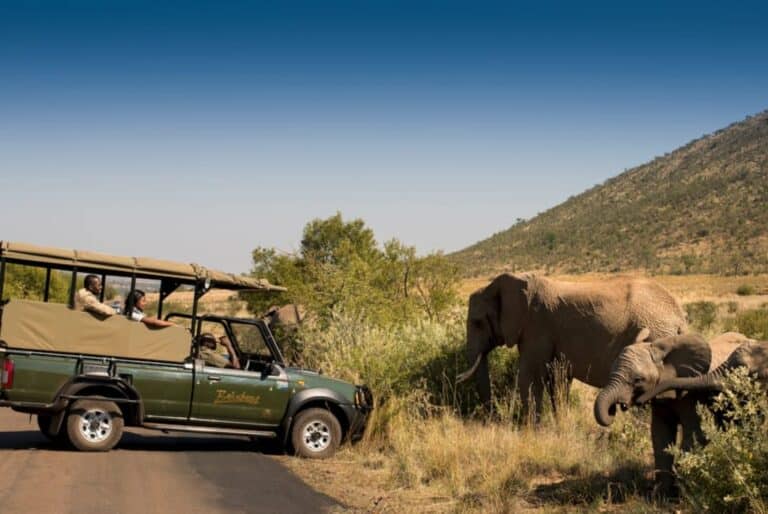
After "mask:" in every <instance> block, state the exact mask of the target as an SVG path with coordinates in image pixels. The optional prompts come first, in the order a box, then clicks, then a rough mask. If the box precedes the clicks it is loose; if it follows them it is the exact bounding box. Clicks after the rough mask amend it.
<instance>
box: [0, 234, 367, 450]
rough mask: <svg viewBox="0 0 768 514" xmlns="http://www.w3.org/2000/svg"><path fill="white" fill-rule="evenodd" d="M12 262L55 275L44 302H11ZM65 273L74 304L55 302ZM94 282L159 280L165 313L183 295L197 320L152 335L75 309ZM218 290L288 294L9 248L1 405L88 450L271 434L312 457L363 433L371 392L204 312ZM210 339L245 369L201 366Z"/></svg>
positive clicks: (4, 253)
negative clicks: (203, 339)
mask: <svg viewBox="0 0 768 514" xmlns="http://www.w3.org/2000/svg"><path fill="white" fill-rule="evenodd" d="M11 265H13V266H18V265H26V266H35V267H41V268H43V269H44V270H45V283H44V284H41V291H42V295H40V296H41V300H42V301H36V300H29V299H20V298H10V299H5V297H4V296H3V289H4V287H5V286H6V283H5V282H6V278H7V275H8V272H7V271H8V269H7V268H8V266H11ZM54 272H55V273H58V274H59V275H57V277H59V278H60V277H61V274H62V272H63V273H64V274H66V273H69V274H70V275H71V277H70V281H71V282H70V285H69V292H68V297H69V305H67V304H65V303H54V302H52V301H49V296H50V295H49V290H50V287H51V278H52V273H54ZM85 274H96V275H99V276H101V277H102V282H105V279H106V277H107V276H108V275H109V277H117V280H122V281H123V282H124V283H126V284H127V283H128V281H130V290H131V291H132V290H134V289H136V281H137V280H140V281H145V280H147V279H150V280H154V281H156V282H159V284H160V287H159V300H158V307H157V311H158V317H162V312H163V301H164V300H165V299H166V298H167V297H168V295H170V294H171V293H172V292H173V291H176V290H177V289H179V288H182V287H184V288H186V289H188V290H190V291H193V301H192V306H191V313H178V312H176V313H169V314H168V315H167V316H165V319H167V320H170V321H175V322H178V323H179V325H178V326H171V327H166V328H159V329H157V328H155V329H152V328H149V327H147V326H145V324H144V323H139V322H135V321H131V320H129V319H128V318H127V317H126V316H125V315H118V314H116V315H113V316H110V317H107V318H106V319H99V318H97V317H96V316H94V315H93V314H91V313H89V312H84V311H75V310H73V309H72V308H71V306H72V305H74V304H73V298H74V294H75V290H76V287H77V286H78V284H79V283H81V282H82V280H78V277H84V276H85ZM41 276H42V273H41ZM41 281H42V280H41ZM6 289H7V288H6ZM211 289H224V290H230V291H263V292H267V291H275V290H283V288H280V287H278V286H274V285H272V284H270V283H268V282H267V281H265V280H257V279H253V278H250V277H243V276H236V275H232V274H227V273H222V272H217V271H213V270H208V269H205V268H203V267H200V266H197V265H191V264H180V263H175V262H168V261H160V260H155V259H148V258H128V257H117V256H109V255H104V254H98V253H93V252H82V251H74V250H62V249H57V248H47V247H40V246H34V245H30V244H24V243H9V242H1V243H0V298H4V299H3V300H2V313H1V314H0V371H1V375H0V406H4V407H10V408H12V409H13V410H16V411H19V412H24V413H29V414H35V415H37V422H38V425H39V428H40V431H41V432H42V433H43V434H44V435H45V436H46V437H48V438H49V439H51V440H53V441H57V442H62V443H68V444H71V445H72V446H74V447H75V448H77V449H79V450H83V451H107V450H109V449H111V448H113V447H114V446H115V445H116V444H117V443H118V442H119V440H120V438H121V435H122V431H123V427H125V426H135V427H143V428H148V429H157V430H162V431H182V432H197V433H208V434H227V435H239V436H249V437H252V438H269V439H273V440H276V441H279V443H280V444H282V445H284V446H285V447H288V448H289V449H291V450H292V451H294V452H295V453H296V454H298V455H301V456H304V457H310V458H325V457H329V456H331V455H333V454H334V452H335V451H336V449H337V448H338V447H339V445H340V444H341V443H342V442H343V441H344V440H348V439H354V438H357V437H359V436H360V435H361V433H362V431H363V429H364V426H365V423H366V419H367V416H368V413H369V412H370V410H371V408H372V403H373V398H372V395H371V392H370V390H369V389H368V388H367V387H365V386H356V385H353V384H350V383H347V382H343V381H340V380H335V379H332V378H328V377H325V376H322V375H320V374H318V373H315V372H311V371H308V370H303V369H298V368H293V367H290V366H288V365H287V364H286V362H285V360H284V358H283V356H282V354H281V352H280V349H279V347H278V345H277V344H276V342H275V339H274V337H273V335H272V333H271V331H270V329H269V326H268V325H267V324H265V323H264V322H263V321H261V320H258V319H243V318H236V317H227V316H216V315H213V314H200V313H198V309H199V307H200V299H201V298H202V297H203V296H204V295H205V294H206V293H208V292H209V291H210V290H211ZM102 296H103V293H102ZM102 300H103V298H102ZM203 331H211V332H213V331H218V333H220V334H226V336H227V337H229V339H230V341H231V342H232V345H233V348H234V350H235V352H236V354H237V357H238V359H239V361H240V362H241V363H243V366H242V369H231V368H218V367H212V366H209V365H207V364H206V363H205V361H203V360H202V359H200V358H198V357H199V351H200V349H199V347H198V346H199V345H198V340H199V336H200V334H201V332H203Z"/></svg>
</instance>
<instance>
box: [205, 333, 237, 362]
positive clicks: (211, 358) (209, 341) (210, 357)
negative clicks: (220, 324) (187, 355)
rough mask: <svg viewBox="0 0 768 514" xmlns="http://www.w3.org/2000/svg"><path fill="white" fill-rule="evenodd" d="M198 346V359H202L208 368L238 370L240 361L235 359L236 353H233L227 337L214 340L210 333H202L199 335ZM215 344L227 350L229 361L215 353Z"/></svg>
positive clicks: (233, 350)
mask: <svg viewBox="0 0 768 514" xmlns="http://www.w3.org/2000/svg"><path fill="white" fill-rule="evenodd" d="M199 344H200V352H199V353H198V358H200V359H203V360H204V361H205V363H206V364H207V365H208V366H215V367H217V368H234V369H240V361H239V360H238V358H237V353H235V349H234V347H233V346H232V342H231V341H230V340H229V338H228V337H227V336H221V337H220V338H218V339H216V336H214V335H213V334H211V333H210V332H203V333H202V334H200V339H199ZM217 344H221V345H222V346H224V348H226V349H227V353H229V359H227V358H226V357H224V356H223V355H222V354H221V353H219V352H218V351H216V345H217Z"/></svg>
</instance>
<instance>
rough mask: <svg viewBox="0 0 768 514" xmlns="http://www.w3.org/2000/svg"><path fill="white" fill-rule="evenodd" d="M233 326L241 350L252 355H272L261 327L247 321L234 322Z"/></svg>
mask: <svg viewBox="0 0 768 514" xmlns="http://www.w3.org/2000/svg"><path fill="white" fill-rule="evenodd" d="M231 327H232V331H233V332H234V334H235V337H236V338H237V344H238V345H239V346H240V351H242V352H243V353H246V354H250V355H255V354H256V355H270V352H269V347H268V346H267V342H266V341H265V340H264V336H263V335H262V334H261V330H259V327H257V326H256V325H250V324H245V323H232V325H231Z"/></svg>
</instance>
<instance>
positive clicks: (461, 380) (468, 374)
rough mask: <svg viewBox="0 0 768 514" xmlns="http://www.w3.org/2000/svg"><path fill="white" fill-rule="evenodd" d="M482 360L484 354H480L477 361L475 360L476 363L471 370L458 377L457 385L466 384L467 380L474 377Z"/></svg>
mask: <svg viewBox="0 0 768 514" xmlns="http://www.w3.org/2000/svg"><path fill="white" fill-rule="evenodd" d="M482 358H483V354H482V353H480V354H479V355H478V356H477V359H476V360H475V363H474V364H473V365H472V367H471V368H469V369H468V370H467V371H465V372H464V373H461V374H460V375H456V383H457V384H460V383H462V382H464V381H465V380H467V379H468V378H469V377H471V376H472V375H474V374H475V371H477V368H478V366H480V361H481V360H482Z"/></svg>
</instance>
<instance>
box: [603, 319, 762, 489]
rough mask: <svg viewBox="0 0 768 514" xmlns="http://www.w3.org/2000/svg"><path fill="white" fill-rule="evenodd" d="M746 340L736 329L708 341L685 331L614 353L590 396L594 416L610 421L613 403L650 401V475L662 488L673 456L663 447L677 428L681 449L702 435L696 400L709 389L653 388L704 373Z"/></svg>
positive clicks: (704, 397)
mask: <svg viewBox="0 0 768 514" xmlns="http://www.w3.org/2000/svg"><path fill="white" fill-rule="evenodd" d="M745 341H749V340H748V339H747V338H746V337H745V336H743V335H741V334H738V333H735V332H729V333H726V334H722V335H720V336H718V337H716V338H714V339H712V340H711V341H710V342H709V343H707V341H706V340H704V339H703V338H702V337H701V336H699V335H696V334H684V335H680V336H672V337H666V338H662V339H659V340H656V341H653V342H651V343H637V344H633V345H630V346H628V347H626V348H624V350H622V351H621V353H620V354H619V356H618V357H617V358H616V361H615V362H614V364H613V369H612V371H611V376H610V378H609V380H608V384H607V385H606V386H605V387H604V388H603V389H602V390H601V391H600V393H599V394H598V396H597V399H596V400H595V419H596V420H597V422H598V423H600V424H601V425H603V426H609V425H610V424H611V423H613V419H614V416H615V413H616V406H617V405H622V406H623V407H626V406H629V405H639V404H642V403H644V402H646V401H647V400H652V401H651V440H652V442H653V455H654V462H655V476H656V480H657V481H658V482H659V483H660V485H661V486H662V490H663V491H669V490H670V488H671V486H672V483H673V477H672V464H673V461H672V456H671V455H669V454H668V453H666V452H665V451H664V450H665V449H666V448H667V447H668V446H669V445H670V444H674V443H675V441H676V437H677V432H678V429H679V428H682V448H683V449H684V450H688V449H690V448H691V446H692V444H693V441H694V440H696V439H699V440H701V427H700V420H699V416H698V414H697V413H696V404H697V403H707V402H709V400H710V399H711V396H712V394H711V392H709V391H701V392H696V393H690V394H684V395H675V394H674V393H667V394H654V392H655V391H658V388H659V385H660V384H665V383H670V381H673V380H676V379H683V380H685V378H683V377H697V376H700V375H701V374H703V373H706V372H707V371H708V370H709V369H711V368H714V367H716V366H718V365H719V364H720V363H722V362H723V361H725V359H726V357H727V356H728V355H729V354H730V353H731V352H733V351H734V350H735V349H736V348H738V347H739V345H740V344H742V343H744V342H745Z"/></svg>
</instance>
